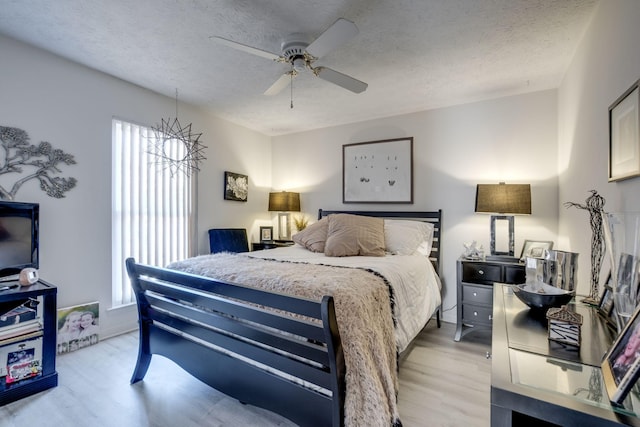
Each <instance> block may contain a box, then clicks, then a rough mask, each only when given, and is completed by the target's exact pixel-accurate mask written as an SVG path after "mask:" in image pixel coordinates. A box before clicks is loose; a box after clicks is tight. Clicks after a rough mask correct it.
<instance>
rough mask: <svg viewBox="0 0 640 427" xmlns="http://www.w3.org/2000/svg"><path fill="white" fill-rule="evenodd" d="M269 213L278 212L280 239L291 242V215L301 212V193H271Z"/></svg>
mask: <svg viewBox="0 0 640 427" xmlns="http://www.w3.org/2000/svg"><path fill="white" fill-rule="evenodd" d="M269 211H270V212H278V236H279V237H278V238H279V239H280V240H291V215H290V214H289V212H300V193H292V192H290V191H280V192H277V193H269Z"/></svg>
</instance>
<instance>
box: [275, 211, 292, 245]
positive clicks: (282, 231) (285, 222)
mask: <svg viewBox="0 0 640 427" xmlns="http://www.w3.org/2000/svg"><path fill="white" fill-rule="evenodd" d="M278 238H279V239H280V240H291V215H290V214H289V212H279V213H278Z"/></svg>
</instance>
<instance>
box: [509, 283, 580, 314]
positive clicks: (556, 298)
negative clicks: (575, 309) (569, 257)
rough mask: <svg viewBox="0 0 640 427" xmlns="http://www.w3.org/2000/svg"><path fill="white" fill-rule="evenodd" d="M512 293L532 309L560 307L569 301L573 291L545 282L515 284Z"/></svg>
mask: <svg viewBox="0 0 640 427" xmlns="http://www.w3.org/2000/svg"><path fill="white" fill-rule="evenodd" d="M513 293H514V294H516V296H517V297H518V299H519V300H520V301H522V302H523V303H525V304H526V305H528V306H529V308H531V309H534V310H547V309H548V308H551V307H561V306H563V305H565V304H567V303H568V302H569V301H571V298H573V296H574V294H575V292H574V291H565V290H563V289H560V288H556V287H555V286H551V285H547V284H546V283H537V284H528V283H527V284H522V285H516V286H513Z"/></svg>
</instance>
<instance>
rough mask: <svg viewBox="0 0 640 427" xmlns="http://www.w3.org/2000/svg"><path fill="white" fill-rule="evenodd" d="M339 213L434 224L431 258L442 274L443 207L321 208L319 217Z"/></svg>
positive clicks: (438, 271) (437, 270)
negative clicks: (406, 209)
mask: <svg viewBox="0 0 640 427" xmlns="http://www.w3.org/2000/svg"><path fill="white" fill-rule="evenodd" d="M337 213H346V214H351V215H364V216H373V217H378V218H389V219H410V220H414V221H423V222H429V223H431V224H433V244H432V246H431V255H430V256H429V259H430V260H431V262H432V263H433V267H434V268H435V269H436V272H437V273H438V274H440V259H441V255H442V252H441V250H440V242H441V238H440V236H441V234H442V209H439V210H437V211H417V212H416V211H330V210H324V209H319V210H318V219H322V218H323V217H325V216H328V215H331V214H337Z"/></svg>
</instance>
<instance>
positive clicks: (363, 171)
mask: <svg viewBox="0 0 640 427" xmlns="http://www.w3.org/2000/svg"><path fill="white" fill-rule="evenodd" d="M342 202H343V203H413V137H407V138H397V139H386V140H382V141H369V142H358V143H354V144H346V145H343V146H342Z"/></svg>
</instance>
